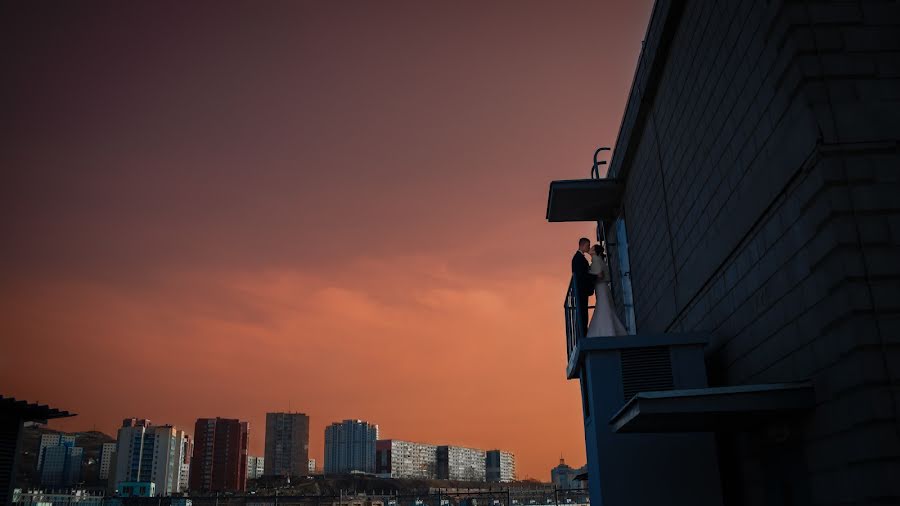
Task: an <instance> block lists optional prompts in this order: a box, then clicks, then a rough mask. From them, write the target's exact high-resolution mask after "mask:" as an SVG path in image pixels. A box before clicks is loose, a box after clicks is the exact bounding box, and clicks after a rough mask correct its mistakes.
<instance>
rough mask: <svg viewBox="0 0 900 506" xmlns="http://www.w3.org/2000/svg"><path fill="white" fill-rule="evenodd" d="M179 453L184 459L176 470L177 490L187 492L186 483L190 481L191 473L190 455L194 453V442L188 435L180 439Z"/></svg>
mask: <svg viewBox="0 0 900 506" xmlns="http://www.w3.org/2000/svg"><path fill="white" fill-rule="evenodd" d="M181 454H182V455H183V456H184V459H183V460H182V461H181V466H180V469H179V471H178V491H179V492H187V491H188V484H189V483H190V482H189V481H188V480H189V479H190V473H191V456H192V455H193V454H194V442H193V441H192V440H191V438H190V437H187V436H185V438H184V441H182V448H181Z"/></svg>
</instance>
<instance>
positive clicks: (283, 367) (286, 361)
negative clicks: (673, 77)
mask: <svg viewBox="0 0 900 506" xmlns="http://www.w3.org/2000/svg"><path fill="white" fill-rule="evenodd" d="M511 6H513V7H511ZM650 6H651V2H650V1H640V2H629V3H627V4H625V5H622V4H614V3H613V2H588V1H576V2H571V3H566V4H564V5H563V4H559V3H556V2H514V3H499V2H498V3H490V4H487V3H480V2H468V3H466V2H459V3H455V2H454V3H449V2H448V3H444V4H436V5H427V6H426V5H423V4H421V3H418V2H395V3H392V4H380V3H365V2H359V3H355V4H352V5H351V4H345V3H340V4H331V3H300V2H296V3H281V4H278V3H272V4H269V5H267V8H265V9H261V8H258V7H257V6H251V5H248V4H237V3H235V4H223V5H220V6H218V7H217V9H215V14H214V15H211V12H210V10H211V9H208V8H207V7H204V6H201V5H196V4H184V5H177V6H172V7H171V9H155V8H154V7H153V6H151V5H134V6H128V7H127V8H125V7H124V6H119V7H117V6H116V4H107V3H102V2H101V3H90V4H85V3H78V4H65V5H58V6H55V7H54V8H53V9H49V8H46V9H45V6H42V5H37V4H28V5H25V4H16V5H5V6H3V7H2V8H3V9H4V10H3V13H4V15H3V16H0V18H2V19H3V20H5V21H8V20H15V22H12V21H8V24H9V25H10V26H8V28H7V29H6V30H5V33H7V34H8V35H9V37H10V40H14V41H16V43H15V44H16V45H15V50H14V51H8V53H9V54H7V55H5V56H4V57H5V58H6V60H5V61H6V62H7V63H8V65H7V67H6V68H8V69H9V72H8V74H9V78H8V79H7V80H6V81H5V83H4V86H5V87H6V89H7V90H8V93H7V95H6V96H8V97H10V100H9V102H10V107H9V108H8V109H7V112H6V113H5V114H4V116H3V118H2V119H0V123H2V124H3V125H4V127H6V128H4V131H6V132H9V135H8V136H6V138H5V140H6V143H5V145H6V146H7V149H4V150H0V164H2V165H3V166H4V167H5V168H7V174H8V177H7V178H6V184H4V185H3V189H2V190H0V191H2V193H3V202H4V203H5V204H6V205H7V207H6V208H5V209H6V212H5V213H4V219H3V220H2V222H0V227H2V229H0V231H2V233H3V236H4V238H5V243H6V244H7V245H8V247H7V248H6V249H5V250H4V255H3V256H2V259H0V279H2V282H0V335H2V336H3V337H2V339H3V342H2V347H3V349H4V350H9V352H8V353H3V354H2V356H0V384H3V385H4V392H3V393H4V394H6V395H11V396H16V397H20V398H26V399H29V400H33V401H40V402H46V403H50V404H51V405H59V406H65V407H67V408H69V409H71V410H72V411H73V412H76V413H78V416H77V417H75V418H73V419H71V420H69V419H66V420H60V421H55V422H52V423H51V425H50V426H51V427H53V428H60V429H63V430H83V429H86V428H90V427H92V426H96V427H97V428H98V429H100V430H102V431H104V432H106V433H108V434H111V433H113V432H114V431H115V429H116V425H117V422H118V421H119V420H121V419H123V418H125V417H130V416H138V417H146V418H150V419H152V420H154V421H159V422H163V423H171V424H173V425H175V426H178V427H184V428H190V427H193V424H194V422H195V420H196V419H197V418H201V417H216V416H220V417H228V418H234V419H240V420H246V421H248V422H249V423H250V426H251V436H250V439H251V444H250V451H251V453H253V454H254V455H263V453H264V452H263V443H264V438H263V437H261V436H262V434H261V432H259V429H261V428H262V427H264V424H265V413H266V412H269V411H278V410H288V409H295V410H297V409H299V410H303V411H305V412H306V413H308V414H309V415H310V417H311V421H310V433H311V436H312V437H311V441H310V454H311V456H312V457H314V458H317V459H320V458H321V457H322V455H323V444H324V442H323V439H322V436H321V434H322V433H323V431H324V427H325V425H327V424H328V423H330V422H332V421H336V420H343V419H349V418H360V419H365V420H375V421H377V422H378V423H379V425H380V426H381V427H383V432H384V434H382V437H383V438H391V437H396V438H398V439H406V440H414V441H434V442H439V443H443V444H452V445H459V446H465V447H473V448H505V449H509V450H511V451H513V452H515V454H516V456H517V459H518V460H517V465H518V472H519V474H520V476H522V477H527V476H530V477H536V478H541V479H546V473H547V471H546V469H547V466H548V464H552V463H553V462H555V461H556V460H557V459H558V456H559V454H560V453H563V454H565V455H566V456H567V457H569V458H570V459H571V460H573V461H578V462H583V461H584V438H583V428H582V419H581V407H580V406H581V405H580V400H579V393H578V387H577V385H575V384H572V383H570V382H567V381H566V379H565V375H564V374H563V373H562V372H561V371H560V367H559V362H560V360H562V359H563V358H564V357H565V343H564V340H563V339H562V338H561V337H560V335H559V321H560V318H561V315H560V309H561V304H562V297H563V292H564V289H565V286H566V283H567V280H568V276H569V271H570V269H569V261H570V257H571V255H572V253H573V251H574V248H575V247H576V241H577V238H578V237H581V236H589V237H590V236H591V234H592V233H593V225H590V224H570V225H561V226H553V225H549V224H547V223H544V215H545V192H546V182H547V180H548V179H561V178H566V177H571V176H573V175H575V176H582V177H587V176H588V174H589V168H590V163H591V155H592V153H593V151H594V149H595V148H596V147H597V146H599V145H613V144H614V142H615V139H616V136H617V132H618V130H619V125H620V121H621V118H622V111H623V110H624V106H625V103H626V98H627V94H628V90H629V87H630V85H631V82H632V77H633V75H634V70H635V62H636V61H637V56H638V54H639V52H640V49H641V41H642V39H643V37H644V34H645V29H646V27H647V23H648V19H649V13H650ZM63 41H64V43H63ZM21 371H29V372H31V373H29V374H22V373H21ZM413 407H414V409H413ZM535 413H545V414H544V415H542V416H535ZM487 419H489V420H491V423H484V420H487Z"/></svg>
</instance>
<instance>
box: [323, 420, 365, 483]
mask: <svg viewBox="0 0 900 506" xmlns="http://www.w3.org/2000/svg"><path fill="white" fill-rule="evenodd" d="M377 439H378V425H375V424H370V423H368V422H365V421H363V420H344V421H342V422H335V423H333V424H331V425H329V426H328V427H326V428H325V474H332V473H352V472H360V473H374V472H375V441H376V440H377Z"/></svg>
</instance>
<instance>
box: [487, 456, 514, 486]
mask: <svg viewBox="0 0 900 506" xmlns="http://www.w3.org/2000/svg"><path fill="white" fill-rule="evenodd" d="M485 477H486V478H487V481H493V482H509V481H513V480H515V479H516V456H515V455H513V454H512V452H507V451H503V450H489V451H488V452H487V454H486V455H485Z"/></svg>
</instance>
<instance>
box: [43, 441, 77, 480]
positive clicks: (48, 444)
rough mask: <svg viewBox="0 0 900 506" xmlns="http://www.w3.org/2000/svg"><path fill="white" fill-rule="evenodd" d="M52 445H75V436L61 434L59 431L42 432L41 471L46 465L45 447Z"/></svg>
mask: <svg viewBox="0 0 900 506" xmlns="http://www.w3.org/2000/svg"><path fill="white" fill-rule="evenodd" d="M50 446H75V436H73V435H69V434H60V433H58V432H51V433H47V434H41V442H40V446H39V447H38V462H37V469H38V471H40V470H41V469H42V467H43V465H44V449H45V448H47V447H50Z"/></svg>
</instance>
